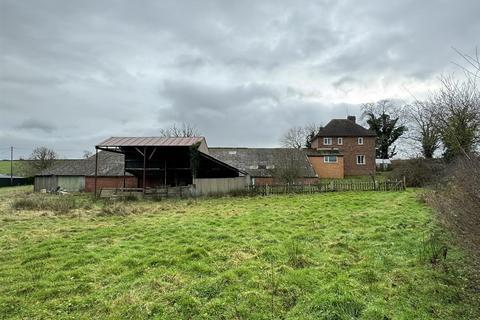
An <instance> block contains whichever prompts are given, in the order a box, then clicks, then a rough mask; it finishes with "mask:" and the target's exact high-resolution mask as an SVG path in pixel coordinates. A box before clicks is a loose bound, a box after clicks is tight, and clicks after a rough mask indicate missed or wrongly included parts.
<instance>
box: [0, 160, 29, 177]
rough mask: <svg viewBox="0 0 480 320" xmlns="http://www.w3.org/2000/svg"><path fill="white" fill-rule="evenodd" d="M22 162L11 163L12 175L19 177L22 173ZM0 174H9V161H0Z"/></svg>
mask: <svg viewBox="0 0 480 320" xmlns="http://www.w3.org/2000/svg"><path fill="white" fill-rule="evenodd" d="M22 164H23V163H22V160H14V161H13V174H14V175H20V176H21V173H22V172H23V169H22V168H23V166H22ZM0 174H10V160H0Z"/></svg>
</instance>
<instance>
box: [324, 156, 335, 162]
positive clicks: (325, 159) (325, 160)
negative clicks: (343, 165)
mask: <svg viewBox="0 0 480 320" xmlns="http://www.w3.org/2000/svg"><path fill="white" fill-rule="evenodd" d="M330 157H335V161H330ZM327 158H328V159H329V161H327ZM323 162H324V163H337V162H338V157H337V156H323Z"/></svg>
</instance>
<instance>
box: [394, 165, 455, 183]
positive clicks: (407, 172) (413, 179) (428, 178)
mask: <svg viewBox="0 0 480 320" xmlns="http://www.w3.org/2000/svg"><path fill="white" fill-rule="evenodd" d="M445 167H446V166H445V163H444V162H443V161H442V160H440V159H424V158H415V159H408V160H396V161H392V171H391V172H390V173H389V174H388V177H389V179H392V180H402V179H403V177H405V180H406V182H407V187H426V186H430V185H432V184H434V183H436V182H438V179H439V177H441V176H443V172H444V170H445Z"/></svg>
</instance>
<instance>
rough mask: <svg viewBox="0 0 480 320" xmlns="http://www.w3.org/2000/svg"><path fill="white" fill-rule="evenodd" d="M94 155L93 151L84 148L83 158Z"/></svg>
mask: <svg viewBox="0 0 480 320" xmlns="http://www.w3.org/2000/svg"><path fill="white" fill-rule="evenodd" d="M91 156H93V152H92V151H90V150H83V159H88V158H90V157H91Z"/></svg>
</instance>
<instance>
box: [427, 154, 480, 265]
mask: <svg viewBox="0 0 480 320" xmlns="http://www.w3.org/2000/svg"><path fill="white" fill-rule="evenodd" d="M446 172H447V174H446V177H447V178H446V179H445V181H444V182H443V183H440V184H437V185H436V187H435V188H434V190H432V191H429V192H427V194H426V201H427V203H429V204H430V205H432V206H433V207H434V208H435V209H436V211H437V212H438V213H439V216H440V219H441V221H442V222H443V223H444V224H446V225H447V226H448V227H449V228H450V229H451V230H452V231H453V232H454V233H455V235H457V236H458V238H459V239H460V240H461V243H462V244H463V245H465V246H466V247H468V248H469V249H472V251H473V252H474V253H475V254H477V256H478V257H479V258H480V157H478V156H474V155H472V156H471V157H470V158H462V159H457V161H455V162H454V163H452V164H451V165H450V166H449V168H448V170H447V171H446Z"/></svg>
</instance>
